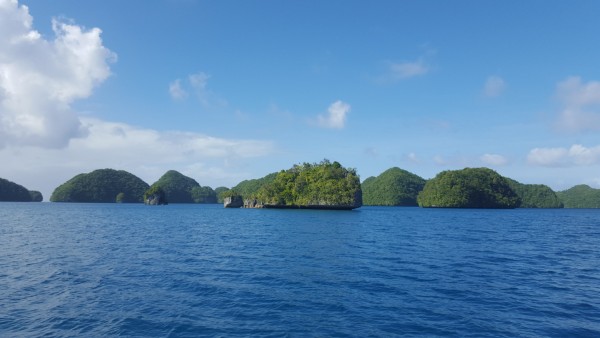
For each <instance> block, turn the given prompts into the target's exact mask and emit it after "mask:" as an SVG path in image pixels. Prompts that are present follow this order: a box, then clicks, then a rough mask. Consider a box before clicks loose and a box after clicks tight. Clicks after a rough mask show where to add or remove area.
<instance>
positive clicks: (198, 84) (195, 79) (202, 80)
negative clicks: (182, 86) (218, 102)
mask: <svg viewBox="0 0 600 338" xmlns="http://www.w3.org/2000/svg"><path fill="white" fill-rule="evenodd" d="M208 79H210V75H207V74H206V73H204V72H199V73H196V74H192V75H190V76H189V80H190V84H191V85H192V87H194V88H195V89H196V90H198V91H204V90H206V85H207V84H208Z"/></svg>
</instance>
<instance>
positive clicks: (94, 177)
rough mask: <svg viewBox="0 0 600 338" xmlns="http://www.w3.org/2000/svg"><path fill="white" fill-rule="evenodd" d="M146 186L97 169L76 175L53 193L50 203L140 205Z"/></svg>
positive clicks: (129, 176)
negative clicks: (118, 202) (119, 203)
mask: <svg viewBox="0 0 600 338" xmlns="http://www.w3.org/2000/svg"><path fill="white" fill-rule="evenodd" d="M148 188H149V186H148V184H147V183H146V182H144V181H142V180H141V179H140V178H139V177H137V176H135V175H133V174H130V173H128V172H126V171H124V170H114V169H99V170H94V171H92V172H91V173H87V174H79V175H77V176H75V177H73V178H71V179H70V180H68V181H67V182H65V183H63V184H62V185H60V186H59V187H58V188H56V189H54V192H53V193H52V196H51V197H50V201H51V202H78V203H115V202H117V197H119V201H120V202H122V203H142V202H143V196H144V192H145V191H146V190H147V189H148Z"/></svg>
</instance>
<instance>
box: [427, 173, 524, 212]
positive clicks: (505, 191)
mask: <svg viewBox="0 0 600 338" xmlns="http://www.w3.org/2000/svg"><path fill="white" fill-rule="evenodd" d="M417 201H418V203H419V206H421V207H427V208H429V207H439V208H493V209H500V208H503V209H507V208H516V207H518V206H519V205H520V203H521V200H520V199H519V197H518V196H517V194H516V193H515V192H514V191H513V190H512V189H511V188H510V185H509V184H508V181H507V180H506V179H505V178H504V177H502V176H500V175H499V174H498V173H496V172H495V171H493V170H491V169H488V168H465V169H462V170H448V171H443V172H441V173H439V174H437V176H436V177H435V178H433V179H431V180H429V181H427V183H426V184H425V187H424V188H423V191H421V193H419V196H418V198H417Z"/></svg>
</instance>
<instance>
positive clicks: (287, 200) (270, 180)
mask: <svg viewBox="0 0 600 338" xmlns="http://www.w3.org/2000/svg"><path fill="white" fill-rule="evenodd" d="M252 183H255V184H254V185H255V189H253V190H254V191H253V192H250V193H249V194H246V195H242V194H240V193H238V192H237V191H236V188H233V189H231V190H230V191H228V192H227V193H228V195H229V196H227V197H226V204H225V207H228V206H229V207H232V205H238V204H239V200H240V198H241V199H242V200H243V207H245V208H279V209H328V210H351V209H356V208H359V207H361V206H362V190H361V185H360V179H359V177H358V175H357V174H356V170H354V169H347V168H344V167H342V165H341V164H340V163H338V162H330V161H328V160H323V161H321V162H320V163H312V164H311V163H304V164H297V165H294V166H293V167H292V168H290V169H288V170H282V171H280V172H278V173H276V174H271V175H267V176H266V177H264V178H263V179H260V180H258V181H253V182H252ZM233 201H238V203H237V204H232V203H231V202H233Z"/></svg>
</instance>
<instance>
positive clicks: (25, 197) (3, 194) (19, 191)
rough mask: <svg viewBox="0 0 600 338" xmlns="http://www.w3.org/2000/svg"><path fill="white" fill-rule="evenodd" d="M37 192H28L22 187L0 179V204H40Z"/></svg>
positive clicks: (39, 196) (40, 196) (40, 197)
mask: <svg viewBox="0 0 600 338" xmlns="http://www.w3.org/2000/svg"><path fill="white" fill-rule="evenodd" d="M41 201H42V194H41V193H40V192H39V191H29V190H27V188H25V187H24V186H22V185H20V184H17V183H14V182H11V181H9V180H6V179H3V178H0V202H41Z"/></svg>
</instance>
